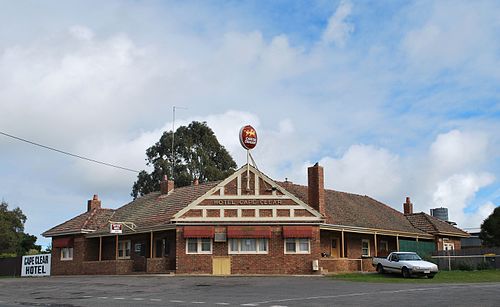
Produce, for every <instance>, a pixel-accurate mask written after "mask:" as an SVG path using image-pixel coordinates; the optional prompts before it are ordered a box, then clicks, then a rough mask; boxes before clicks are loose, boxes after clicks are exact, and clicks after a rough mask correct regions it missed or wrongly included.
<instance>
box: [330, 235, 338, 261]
mask: <svg viewBox="0 0 500 307" xmlns="http://www.w3.org/2000/svg"><path fill="white" fill-rule="evenodd" d="M330 255H331V257H334V258H339V257H340V246H339V238H332V249H331V254H330Z"/></svg>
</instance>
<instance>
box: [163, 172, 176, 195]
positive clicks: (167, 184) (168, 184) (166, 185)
mask: <svg viewBox="0 0 500 307" xmlns="http://www.w3.org/2000/svg"><path fill="white" fill-rule="evenodd" d="M173 189H174V181H173V180H168V177H167V175H165V176H163V179H162V180H161V182H160V192H161V194H168V192H170V191H172V190H173Z"/></svg>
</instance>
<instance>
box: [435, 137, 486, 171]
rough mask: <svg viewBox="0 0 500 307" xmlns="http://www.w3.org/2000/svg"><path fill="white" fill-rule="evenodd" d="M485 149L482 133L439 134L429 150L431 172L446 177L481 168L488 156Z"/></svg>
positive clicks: (484, 138) (484, 139)
mask: <svg viewBox="0 0 500 307" xmlns="http://www.w3.org/2000/svg"><path fill="white" fill-rule="evenodd" d="M487 148H488V137H487V135H486V134H484V133H472V132H461V131H459V130H452V131H450V132H447V133H443V134H439V135H438V136H437V138H436V140H435V141H434V142H433V143H432V145H431V148H430V159H431V161H432V164H433V165H432V167H433V171H434V172H437V173H439V174H440V175H442V174H445V175H446V174H450V173H454V172H457V171H463V170H464V169H465V170H467V169H473V168H475V167H477V166H481V164H482V163H483V162H484V161H485V160H486V158H487V156H488V150H487Z"/></svg>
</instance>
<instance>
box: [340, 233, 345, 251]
mask: <svg viewBox="0 0 500 307" xmlns="http://www.w3.org/2000/svg"><path fill="white" fill-rule="evenodd" d="M340 246H341V248H342V258H345V252H344V229H342V242H341V244H340Z"/></svg>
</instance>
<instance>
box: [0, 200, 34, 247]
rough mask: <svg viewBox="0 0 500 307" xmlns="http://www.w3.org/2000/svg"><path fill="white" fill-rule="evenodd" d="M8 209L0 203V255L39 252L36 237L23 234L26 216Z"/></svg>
mask: <svg viewBox="0 0 500 307" xmlns="http://www.w3.org/2000/svg"><path fill="white" fill-rule="evenodd" d="M8 207H9V205H8V204H7V203H6V202H5V201H2V202H1V203H0V255H11V256H15V255H17V256H22V255H26V254H27V253H28V252H29V251H30V250H33V249H35V250H37V251H40V250H41V246H40V245H36V244H35V243H36V239H37V238H36V236H33V235H30V234H28V233H24V223H26V215H24V214H23V212H22V211H21V209H19V208H15V209H13V210H9V208H8Z"/></svg>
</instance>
